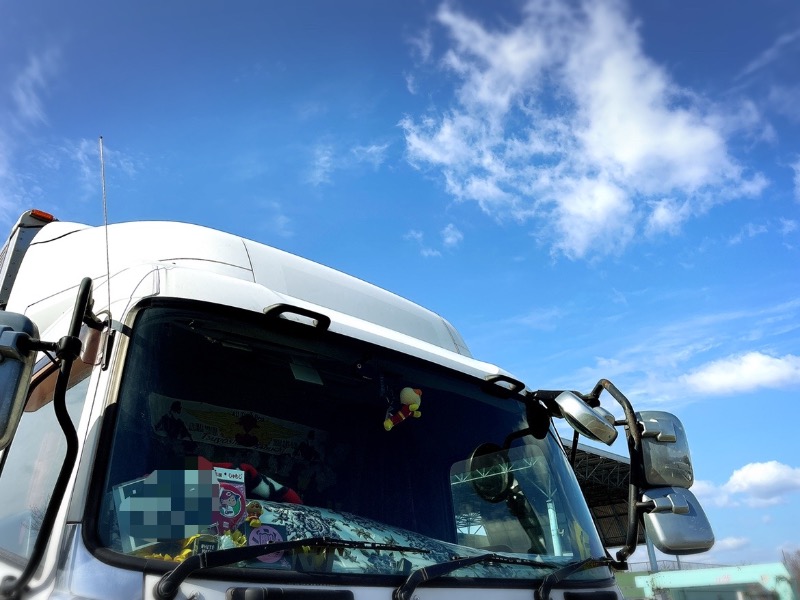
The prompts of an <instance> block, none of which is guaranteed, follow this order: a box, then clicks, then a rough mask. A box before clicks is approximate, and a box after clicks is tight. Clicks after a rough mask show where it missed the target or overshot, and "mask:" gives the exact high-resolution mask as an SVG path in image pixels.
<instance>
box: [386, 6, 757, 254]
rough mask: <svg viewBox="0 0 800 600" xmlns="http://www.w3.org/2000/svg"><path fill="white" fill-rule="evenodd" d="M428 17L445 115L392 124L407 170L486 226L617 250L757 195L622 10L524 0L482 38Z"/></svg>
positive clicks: (558, 244)
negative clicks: (439, 47)
mask: <svg viewBox="0 0 800 600" xmlns="http://www.w3.org/2000/svg"><path fill="white" fill-rule="evenodd" d="M436 17H437V22H438V23H439V25H440V26H442V27H443V28H444V29H445V30H446V31H447V32H448V34H449V36H450V42H451V44H450V47H449V48H448V49H447V50H446V52H445V53H444V54H443V56H442V58H441V65H442V67H443V68H444V69H446V70H448V71H450V72H451V73H452V74H453V75H454V76H455V77H457V78H458V81H459V82H460V83H459V87H458V89H457V92H456V99H455V102H454V103H453V104H452V106H450V107H449V108H448V109H446V110H443V111H441V112H431V113H429V114H426V115H423V116H420V117H412V116H406V117H404V118H403V119H402V120H401V122H400V126H401V127H402V129H403V131H404V134H405V140H406V148H407V155H408V159H409V161H410V162H411V163H412V164H413V165H415V166H417V167H420V168H422V167H429V168H435V169H437V170H440V171H441V173H442V174H443V178H444V182H445V185H446V189H447V191H448V192H449V193H450V194H451V195H453V196H454V197H455V198H457V199H459V200H463V201H474V202H477V203H478V204H479V206H480V207H481V208H482V210H484V211H485V212H486V213H488V214H489V215H492V216H494V217H496V218H500V219H507V218H510V219H515V220H517V221H520V222H524V221H529V220H532V219H533V220H534V221H535V222H536V223H538V224H539V225H540V226H541V227H540V237H541V238H543V239H545V240H547V241H548V242H549V243H550V244H551V247H552V248H553V251H554V252H558V253H562V254H564V255H566V256H569V257H573V258H579V257H584V256H587V255H589V254H590V253H598V254H605V253H612V252H619V251H620V250H621V249H622V248H624V247H625V245H626V243H627V242H629V241H630V240H632V239H633V237H634V235H635V234H636V232H637V230H638V229H639V228H640V227H644V228H645V229H646V231H647V232H648V233H650V234H658V233H663V232H670V233H675V232H677V231H678V230H679V229H680V226H681V224H682V223H684V222H685V221H686V220H687V219H689V218H691V217H693V216H695V215H698V214H701V213H704V212H706V211H707V210H709V209H710V208H711V207H712V206H713V205H715V204H717V203H719V202H724V201H726V200H730V199H732V198H736V197H743V196H747V197H749V196H756V195H758V194H760V193H761V191H762V190H763V189H764V187H765V186H766V185H767V181H766V179H765V178H764V177H763V176H762V175H760V174H757V173H755V174H747V173H746V171H745V169H744V168H743V167H742V166H741V165H740V164H739V163H738V162H737V161H736V160H735V159H734V158H733V157H732V156H731V154H730V152H729V150H728V143H727V139H726V135H729V132H730V131H731V130H732V127H731V122H732V121H733V120H732V119H730V118H728V117H727V116H726V115H725V114H723V113H719V112H715V111H714V109H713V107H712V106H710V105H708V104H707V103H705V102H703V101H702V100H700V99H698V97H696V96H695V95H692V94H690V93H687V92H686V91H685V90H683V89H681V88H679V87H678V86H677V85H675V84H674V83H673V82H672V81H671V79H670V77H669V74H668V73H667V72H666V70H665V69H663V68H662V67H660V66H659V65H657V64H656V63H655V62H654V61H652V60H651V59H650V58H648V57H647V56H646V55H645V54H644V52H643V50H642V44H641V40H640V38H639V35H638V32H637V29H636V26H635V24H634V23H632V22H631V20H630V18H629V16H628V15H627V13H626V11H625V9H624V7H623V5H622V4H621V3H620V2H603V3H593V2H588V1H586V2H583V3H581V4H579V5H577V6H576V5H565V4H561V3H550V2H534V1H530V2H528V3H527V4H526V5H525V6H524V8H523V10H522V19H521V22H520V23H518V24H516V25H513V26H505V27H503V28H494V29H492V28H489V27H487V26H485V25H483V24H482V23H480V22H478V21H475V20H474V19H472V18H470V17H467V16H466V15H464V14H462V13H460V12H458V10H456V9H455V8H453V7H452V6H451V5H450V4H443V5H442V6H441V7H440V8H439V10H438V12H437V15H436ZM549 232H555V235H552V233H549Z"/></svg>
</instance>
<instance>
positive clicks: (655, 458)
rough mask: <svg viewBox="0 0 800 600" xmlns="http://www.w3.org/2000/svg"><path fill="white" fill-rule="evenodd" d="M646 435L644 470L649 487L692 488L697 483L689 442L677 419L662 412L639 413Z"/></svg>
mask: <svg viewBox="0 0 800 600" xmlns="http://www.w3.org/2000/svg"><path fill="white" fill-rule="evenodd" d="M636 420H637V421H638V423H639V425H640V426H641V431H642V462H643V464H642V466H643V469H644V473H643V475H644V480H645V482H646V484H647V487H668V486H674V487H680V488H690V487H692V484H693V483H694V471H693V470H692V459H691V457H690V455H689V442H688V440H687V439H686V431H685V430H684V428H683V424H682V423H681V422H680V421H679V420H678V418H677V417H676V416H675V415H672V414H670V413H666V412H661V411H655V410H654V411H642V412H637V413H636Z"/></svg>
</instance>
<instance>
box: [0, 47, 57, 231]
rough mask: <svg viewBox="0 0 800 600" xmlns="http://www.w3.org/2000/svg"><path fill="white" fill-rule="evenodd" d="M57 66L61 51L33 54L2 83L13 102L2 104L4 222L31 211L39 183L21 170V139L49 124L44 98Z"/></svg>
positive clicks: (0, 213)
mask: <svg viewBox="0 0 800 600" xmlns="http://www.w3.org/2000/svg"><path fill="white" fill-rule="evenodd" d="M57 64H58V51H57V50H56V49H55V48H50V49H47V50H45V51H43V52H41V53H38V54H33V55H31V56H30V57H29V58H28V61H27V63H26V64H25V65H24V66H23V67H22V68H20V69H19V70H18V71H17V72H16V73H15V74H13V75H12V76H11V77H10V79H9V80H7V81H1V82H0V84H2V86H0V87H2V89H4V90H5V91H7V92H8V98H9V99H10V101H11V102H10V104H8V105H5V104H3V105H0V219H2V220H3V221H4V222H5V221H8V220H10V219H13V218H16V217H17V216H19V214H20V213H21V212H22V211H23V210H25V208H28V206H27V204H29V198H30V197H31V195H32V194H33V193H34V192H33V191H32V190H34V189H35V188H36V186H35V182H32V181H30V180H29V176H28V175H27V174H26V173H24V172H21V171H20V170H19V167H20V166H21V165H22V164H24V162H25V161H24V159H22V158H20V156H19V149H20V146H21V142H20V139H21V138H23V137H24V136H26V135H27V134H28V133H29V131H30V130H31V129H32V128H35V127H36V126H38V125H41V124H43V123H46V122H47V115H46V113H45V108H44V99H43V96H45V95H46V93H47V89H48V84H49V80H50V79H51V78H52V76H53V75H54V74H55V72H56V68H57ZM9 70H10V69H9ZM18 162H19V163H20V164H19V165H18V164H16V163H18Z"/></svg>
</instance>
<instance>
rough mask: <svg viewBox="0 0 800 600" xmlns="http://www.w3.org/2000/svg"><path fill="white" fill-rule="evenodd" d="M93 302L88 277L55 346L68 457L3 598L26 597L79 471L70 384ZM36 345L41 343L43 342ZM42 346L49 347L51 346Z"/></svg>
mask: <svg viewBox="0 0 800 600" xmlns="http://www.w3.org/2000/svg"><path fill="white" fill-rule="evenodd" d="M91 299H92V280H91V279H89V278H88V277H87V278H84V279H83V281H81V284H80V287H79V288H78V297H77V298H76V299H75V310H74V311H73V313H72V321H71V322H70V327H69V333H68V334H67V335H66V336H65V337H63V338H61V340H59V342H58V343H57V344H53V345H54V346H55V350H56V353H57V354H56V355H57V356H58V357H59V358H60V359H61V365H60V367H59V372H58V378H57V379H56V385H55V390H54V393H53V408H54V409H55V413H56V418H57V419H58V424H59V425H60V426H61V430H62V432H63V433H64V437H65V438H66V442H67V448H66V452H65V453H64V462H63V463H61V470H60V471H59V473H58V479H56V483H55V485H54V486H53V493H52V495H51V496H50V502H49V503H48V504H47V510H46V511H45V514H44V517H43V518H42V523H41V526H40V528H39V535H38V536H36V542H35V543H34V545H33V552H32V553H31V555H30V557H29V558H28V564H27V565H26V566H25V569H24V570H23V571H22V573H20V576H19V577H18V578H16V579H15V578H13V577H6V578H4V579H3V581H2V582H1V583H0V598H13V599H16V598H19V597H20V596H22V594H23V593H24V592H25V589H26V586H27V585H28V582H29V581H30V580H31V578H32V577H33V576H34V574H35V573H36V570H37V569H38V568H39V564H40V563H41V562H42V559H43V558H44V553H45V550H46V549H47V545H48V543H49V541H50V538H49V536H48V535H47V534H48V532H49V531H50V530H52V528H53V524H54V523H55V520H56V515H57V514H58V511H59V509H60V508H61V503H62V500H63V498H64V494H65V492H66V490H67V487H68V486H69V480H70V477H71V475H72V469H73V468H74V467H75V461H76V459H77V456H78V434H77V432H76V431H75V426H74V425H73V424H72V420H71V419H70V417H69V413H68V412H67V385H68V383H69V375H70V372H71V371H72V363H73V362H74V361H75V359H76V358H77V357H78V355H79V354H80V350H81V341H80V339H79V338H78V334H80V330H81V323H82V322H83V319H84V315H85V314H86V313H87V311H88V310H89V306H90V304H91ZM32 341H34V340H32ZM35 341H36V342H39V340H35ZM39 343H41V344H47V342H39Z"/></svg>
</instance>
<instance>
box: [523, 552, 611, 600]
mask: <svg viewBox="0 0 800 600" xmlns="http://www.w3.org/2000/svg"><path fill="white" fill-rule="evenodd" d="M612 564H614V561H613V560H611V559H610V558H587V559H585V560H581V561H578V562H573V563H569V564H566V565H564V566H563V567H561V568H560V569H558V570H556V571H553V572H552V573H550V574H549V575H548V576H547V577H545V578H544V580H543V581H542V585H540V586H539V589H538V590H536V593H535V594H534V596H533V597H534V599H535V600H550V589H551V588H552V587H553V586H554V585H556V584H557V583H560V582H561V581H562V580H564V579H566V578H567V577H569V576H570V575H574V574H575V573H577V572H578V571H583V570H585V569H593V568H594V567H603V566H608V565H612Z"/></svg>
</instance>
